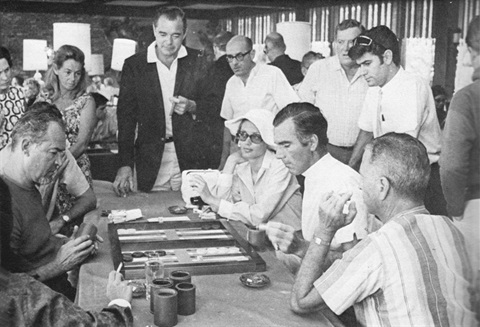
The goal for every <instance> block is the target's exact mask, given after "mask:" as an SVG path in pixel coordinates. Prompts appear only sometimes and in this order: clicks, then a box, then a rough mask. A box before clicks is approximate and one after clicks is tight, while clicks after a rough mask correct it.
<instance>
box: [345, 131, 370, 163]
mask: <svg viewBox="0 0 480 327" xmlns="http://www.w3.org/2000/svg"><path fill="white" fill-rule="evenodd" d="M372 139H373V133H372V132H367V131H364V130H362V129H361V130H360V132H359V133H358V137H357V141H356V142H355V146H354V147H353V152H352V157H351V158H350V161H349V162H348V165H349V166H350V167H352V168H353V169H356V170H358V169H359V168H360V162H361V160H362V156H363V151H364V150H365V146H366V145H367V144H368V143H369V142H370V141H371V140H372Z"/></svg>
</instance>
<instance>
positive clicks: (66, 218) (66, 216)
mask: <svg viewBox="0 0 480 327" xmlns="http://www.w3.org/2000/svg"><path fill="white" fill-rule="evenodd" d="M62 220H63V221H64V222H65V223H66V224H68V222H69V221H70V220H71V218H70V217H69V216H68V215H62Z"/></svg>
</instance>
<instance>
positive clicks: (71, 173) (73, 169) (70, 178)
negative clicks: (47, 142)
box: [38, 150, 90, 220]
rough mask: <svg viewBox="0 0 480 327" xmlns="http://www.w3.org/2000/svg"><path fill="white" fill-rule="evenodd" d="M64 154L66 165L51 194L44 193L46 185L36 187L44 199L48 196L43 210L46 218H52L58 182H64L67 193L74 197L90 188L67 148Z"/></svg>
mask: <svg viewBox="0 0 480 327" xmlns="http://www.w3.org/2000/svg"><path fill="white" fill-rule="evenodd" d="M65 155H66V156H67V160H68V164H67V167H65V170H64V171H63V174H62V176H61V177H60V179H59V180H58V181H57V182H56V183H55V186H54V187H53V190H52V192H53V195H50V194H45V193H46V190H47V189H48V187H47V186H48V185H40V186H39V188H38V189H39V191H40V194H41V195H42V199H45V197H49V198H50V202H49V203H48V207H47V208H46V211H45V214H46V216H47V219H48V220H51V219H52V218H54V217H53V216H52V213H53V211H54V209H55V203H56V199H57V192H58V184H59V183H60V184H64V185H65V188H66V190H67V191H68V193H69V194H70V195H72V196H74V197H75V198H78V197H79V196H81V195H82V194H83V193H85V192H86V191H88V189H89V188H90V184H88V181H87V179H86V178H85V175H83V172H82V170H81V169H80V167H79V166H78V164H77V161H76V160H75V157H74V156H73V155H72V154H71V153H70V151H68V150H67V151H65Z"/></svg>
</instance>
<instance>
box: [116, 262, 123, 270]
mask: <svg viewBox="0 0 480 327" xmlns="http://www.w3.org/2000/svg"><path fill="white" fill-rule="evenodd" d="M122 268H123V262H120V264H119V265H118V267H117V273H120V270H122Z"/></svg>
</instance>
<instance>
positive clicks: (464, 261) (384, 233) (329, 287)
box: [291, 133, 477, 326]
mask: <svg viewBox="0 0 480 327" xmlns="http://www.w3.org/2000/svg"><path fill="white" fill-rule="evenodd" d="M360 173H361V175H362V177H363V197H364V201H365V204H366V205H367V208H368V210H369V212H370V213H372V214H375V215H376V216H377V217H379V218H380V219H381V220H382V222H383V223H384V225H383V226H382V227H381V228H380V229H379V230H378V231H377V232H375V233H372V234H370V235H368V236H367V237H366V238H365V239H364V240H362V241H361V242H360V243H358V244H357V245H355V247H353V248H352V249H351V250H349V251H347V252H345V253H344V254H343V258H342V259H340V260H337V261H335V262H334V263H333V265H332V266H331V267H330V268H329V269H328V270H327V271H325V273H323V271H324V270H323V269H322V263H323V262H324V260H325V257H326V255H327V253H328V250H329V248H330V243H331V242H332V239H333V236H334V235H335V233H336V232H337V230H338V229H339V228H343V227H344V226H346V225H348V224H349V223H350V222H351V221H352V220H353V218H354V217H355V215H356V213H357V210H356V204H355V203H354V202H353V201H352V202H351V203H350V205H349V210H348V213H347V214H344V213H343V208H344V205H345V204H346V203H347V201H348V200H349V199H350V198H351V193H345V194H343V195H342V194H339V193H337V192H334V193H329V194H327V195H325V196H323V197H322V205H321V209H322V212H321V214H320V217H321V218H320V219H319V225H318V227H317V228H316V229H315V231H314V235H315V237H316V238H318V239H319V241H318V242H311V243H310V246H309V248H308V251H307V254H306V256H305V258H304V259H303V261H302V265H301V267H300V270H299V272H298V275H297V277H296V280H295V284H294V286H293V291H292V294H291V308H292V310H293V311H295V312H296V313H306V312H310V311H315V310H318V309H319V307H321V306H322V305H327V306H328V307H329V308H330V309H331V310H332V311H333V312H335V313H336V314H341V313H342V312H343V311H344V310H345V309H347V308H348V307H350V306H351V305H353V306H354V308H355V313H356V317H357V319H358V320H359V323H360V325H362V326H386V325H388V326H391V325H394V326H434V325H435V326H438V325H444V324H448V325H450V326H477V322H476V319H475V314H474V312H473V311H472V302H471V301H472V298H471V293H470V286H471V282H472V280H471V278H472V270H471V266H470V263H469V262H468V258H467V256H466V251H465V241H464V239H463V237H462V235H461V233H460V232H459V231H458V230H457V229H456V228H455V226H454V225H453V223H452V222H451V221H450V220H449V219H448V218H447V217H443V216H432V215H430V214H429V213H428V211H427V210H426V209H425V206H424V204H423V198H424V196H425V190H426V188H427V185H428V178H429V175H430V163H429V160H428V156H427V151H426V149H425V147H424V146H423V144H422V143H421V142H420V141H418V140H417V139H415V138H414V137H412V136H410V135H407V134H396V133H388V134H385V135H383V136H380V137H378V138H377V139H375V140H374V141H373V142H372V143H370V144H369V145H368V146H367V147H366V150H365V153H364V155H363V159H362V165H361V168H360Z"/></svg>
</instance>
